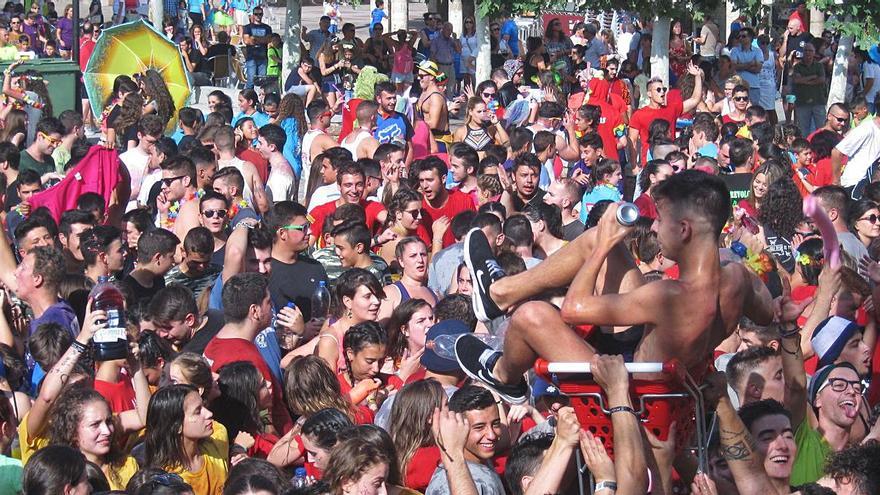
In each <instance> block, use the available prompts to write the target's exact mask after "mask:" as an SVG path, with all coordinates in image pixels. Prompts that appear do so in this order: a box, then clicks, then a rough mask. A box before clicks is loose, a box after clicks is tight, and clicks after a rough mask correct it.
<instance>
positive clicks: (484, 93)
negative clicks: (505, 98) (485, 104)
mask: <svg viewBox="0 0 880 495" xmlns="http://www.w3.org/2000/svg"><path fill="white" fill-rule="evenodd" d="M482 94H483V98H492V97H494V96H495V93H486V92H483V93H482Z"/></svg>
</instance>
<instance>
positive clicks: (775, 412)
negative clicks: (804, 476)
mask: <svg viewBox="0 0 880 495" xmlns="http://www.w3.org/2000/svg"><path fill="white" fill-rule="evenodd" d="M739 417H740V419H742V422H743V423H744V424H745V426H746V428H747V429H748V430H749V434H750V435H751V437H752V440H754V442H755V452H756V453H757V454H758V455H759V456H760V457H761V458H762V460H763V462H762V464H763V466H764V471H765V472H766V473H767V476H768V477H769V478H770V483H772V484H773V486H774V487H775V488H776V489H777V490H778V492H779V493H787V492H788V491H789V489H790V486H791V485H790V483H789V482H790V481H791V470H792V467H793V466H794V460H795V457H797V445H796V444H795V441H794V430H793V429H792V427H791V413H789V412H788V411H787V410H786V409H785V407H784V406H783V405H782V404H780V403H779V402H778V401H775V400H773V399H766V400H761V401H758V402H753V403H751V404H748V405H746V406H743V407H742V408H740V410H739Z"/></svg>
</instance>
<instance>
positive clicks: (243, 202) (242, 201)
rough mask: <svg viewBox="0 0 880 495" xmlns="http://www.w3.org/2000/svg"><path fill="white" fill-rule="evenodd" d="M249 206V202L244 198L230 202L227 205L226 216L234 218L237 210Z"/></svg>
mask: <svg viewBox="0 0 880 495" xmlns="http://www.w3.org/2000/svg"><path fill="white" fill-rule="evenodd" d="M250 206H251V204H250V203H248V201H247V200H246V199H244V198H242V199H240V200H239V201H236V202H234V203H232V205H231V206H230V207H229V213H228V214H227V216H228V217H229V218H235V215H238V212H239V211H241V209H242V208H250Z"/></svg>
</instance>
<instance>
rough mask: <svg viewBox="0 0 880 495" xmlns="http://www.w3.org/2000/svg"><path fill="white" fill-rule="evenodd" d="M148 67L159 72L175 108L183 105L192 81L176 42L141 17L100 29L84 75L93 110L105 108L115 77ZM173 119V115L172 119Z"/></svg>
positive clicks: (190, 90) (131, 74)
mask: <svg viewBox="0 0 880 495" xmlns="http://www.w3.org/2000/svg"><path fill="white" fill-rule="evenodd" d="M147 69H155V70H156V71H157V72H159V74H161V75H162V79H163V80H165V84H166V86H167V87H168V92H169V93H171V99H172V100H174V107H175V108H177V109H179V108H182V107H184V106H186V103H187V101H188V100H189V97H190V94H191V93H192V84H191V83H190V80H189V74H188V73H187V71H186V67H185V65H184V64H183V56H182V55H181V54H180V49H179V48H178V47H177V45H176V44H175V43H173V42H172V41H171V40H169V39H168V38H166V37H165V35H163V34H162V33H160V32H159V31H157V30H156V29H155V28H154V27H153V26H151V25H149V24H147V23H146V22H145V21H144V20H143V19H140V20H137V21H133V22H128V23H125V24H120V25H118V26H113V27H111V28H108V29H105V30H104V31H102V32H101V37H100V38H98V41H97V44H96V45H95V51H94V52H93V53H92V56H91V58H90V59H89V63H88V65H86V71H85V73H84V74H83V81H84V83H85V86H86V92H87V93H88V95H89V103H91V105H92V108H93V109H94V111H95V112H96V113H100V111H101V110H102V109H103V108H104V102H105V101H107V98H108V97H109V96H110V94H111V93H112V92H113V81H114V80H116V77H117V76H120V75H126V76H133V75H134V74H138V73H143V72H144V71H146V70H147ZM175 118H176V115H174V116H172V120H175ZM169 125H172V124H171V123H170V122H169Z"/></svg>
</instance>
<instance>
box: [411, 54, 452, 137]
mask: <svg viewBox="0 0 880 495" xmlns="http://www.w3.org/2000/svg"><path fill="white" fill-rule="evenodd" d="M444 77H445V75H444V74H443V73H442V72H440V69H438V68H437V64H435V63H434V62H432V61H430V60H425V61H424V62H422V63H420V64H419V85H420V86H421V88H422V94H421V96H419V101H418V102H417V103H416V108H415V110H416V111H417V112H421V114H422V117H423V119H424V120H425V123H426V124H428V127H430V128H431V134H433V135H434V139H436V140H437V146H438V150H437V151H439V152H440V153H446V151H447V149H448V148H449V147H450V146H452V134H451V133H450V132H449V109H448V108H447V107H446V96H445V93H444V92H443V88H442V87H440V84H439V83H440V80H442V78H444Z"/></svg>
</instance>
